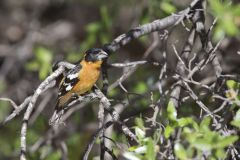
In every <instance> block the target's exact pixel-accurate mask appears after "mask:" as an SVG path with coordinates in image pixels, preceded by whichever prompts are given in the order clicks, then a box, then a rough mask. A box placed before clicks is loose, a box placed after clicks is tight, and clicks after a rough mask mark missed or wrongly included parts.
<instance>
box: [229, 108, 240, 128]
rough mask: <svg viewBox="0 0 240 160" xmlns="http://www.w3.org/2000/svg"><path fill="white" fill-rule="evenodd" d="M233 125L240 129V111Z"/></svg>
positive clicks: (232, 122)
mask: <svg viewBox="0 0 240 160" xmlns="http://www.w3.org/2000/svg"><path fill="white" fill-rule="evenodd" d="M231 125H233V126H235V127H238V128H240V109H239V110H238V111H237V113H236V115H235V116H234V119H233V121H231Z"/></svg>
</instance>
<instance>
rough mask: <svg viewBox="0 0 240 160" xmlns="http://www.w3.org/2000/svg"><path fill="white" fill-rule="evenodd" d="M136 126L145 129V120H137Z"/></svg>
mask: <svg viewBox="0 0 240 160" xmlns="http://www.w3.org/2000/svg"><path fill="white" fill-rule="evenodd" d="M135 124H136V125H137V126H138V127H139V128H141V129H145V127H144V121H143V119H142V118H138V117H137V118H135Z"/></svg>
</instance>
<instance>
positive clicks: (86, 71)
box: [72, 61, 102, 95]
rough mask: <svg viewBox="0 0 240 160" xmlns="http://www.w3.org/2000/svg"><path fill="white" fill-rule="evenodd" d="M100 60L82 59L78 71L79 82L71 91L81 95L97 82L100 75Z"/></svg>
mask: <svg viewBox="0 0 240 160" xmlns="http://www.w3.org/2000/svg"><path fill="white" fill-rule="evenodd" d="M101 64H102V62H101V61H97V62H86V61H82V62H81V65H82V69H81V71H80V73H79V82H78V83H77V84H76V85H75V86H74V87H73V89H72V92H73V93H77V94H78V95H81V94H83V93H85V92H87V91H89V90H90V89H91V88H92V87H93V85H94V84H95V83H96V82H97V80H98V78H99V76H100V67H101Z"/></svg>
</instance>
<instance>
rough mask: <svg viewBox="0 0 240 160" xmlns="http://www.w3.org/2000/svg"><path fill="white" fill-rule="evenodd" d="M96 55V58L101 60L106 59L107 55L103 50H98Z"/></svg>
mask: <svg viewBox="0 0 240 160" xmlns="http://www.w3.org/2000/svg"><path fill="white" fill-rule="evenodd" d="M97 57H98V59H101V60H102V59H106V58H107V57H108V54H107V53H106V52H104V51H101V52H99V54H98V56H97Z"/></svg>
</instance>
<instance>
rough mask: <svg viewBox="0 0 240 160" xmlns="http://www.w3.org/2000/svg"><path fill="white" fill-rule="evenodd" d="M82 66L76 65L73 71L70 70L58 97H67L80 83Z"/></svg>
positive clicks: (61, 85) (62, 83)
mask: <svg viewBox="0 0 240 160" xmlns="http://www.w3.org/2000/svg"><path fill="white" fill-rule="evenodd" d="M81 68H82V66H81V64H78V65H76V66H75V67H74V68H73V69H71V70H69V71H68V73H67V74H66V77H65V78H64V79H63V81H62V82H61V84H60V88H59V92H58V97H61V96H63V95H65V94H66V93H67V92H69V91H70V90H71V89H72V88H73V87H74V85H75V84H77V82H78V81H79V71H80V70H81Z"/></svg>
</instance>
